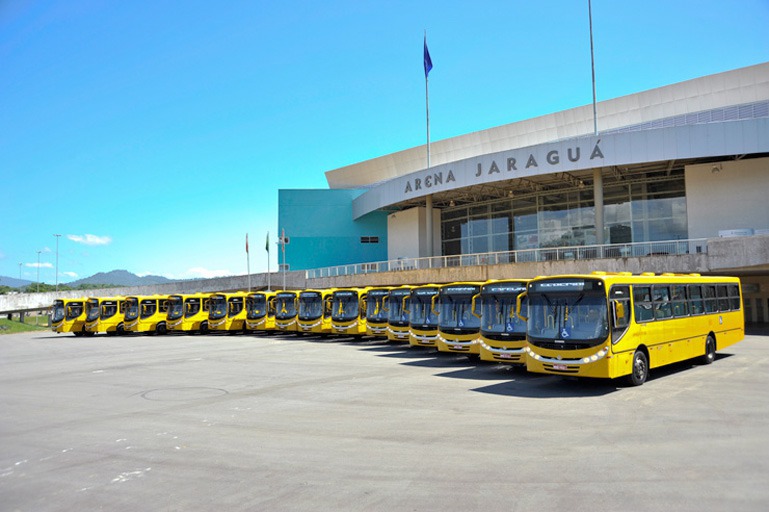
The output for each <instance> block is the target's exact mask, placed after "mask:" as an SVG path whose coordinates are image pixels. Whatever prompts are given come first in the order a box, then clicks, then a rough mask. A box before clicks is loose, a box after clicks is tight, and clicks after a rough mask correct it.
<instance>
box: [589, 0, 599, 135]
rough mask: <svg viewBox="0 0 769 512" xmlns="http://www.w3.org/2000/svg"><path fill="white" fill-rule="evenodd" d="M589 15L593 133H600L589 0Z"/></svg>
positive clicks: (591, 14) (590, 4) (591, 8)
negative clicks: (596, 106)
mask: <svg viewBox="0 0 769 512" xmlns="http://www.w3.org/2000/svg"><path fill="white" fill-rule="evenodd" d="M587 15H588V20H589V22H590V69H591V72H592V74H593V135H598V116H597V114H596V108H595V102H596V99H595V57H594V55H593V5H592V2H591V0H587Z"/></svg>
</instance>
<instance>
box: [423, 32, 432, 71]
mask: <svg viewBox="0 0 769 512" xmlns="http://www.w3.org/2000/svg"><path fill="white" fill-rule="evenodd" d="M424 60H425V80H426V79H427V75H428V74H429V73H430V70H431V69H433V60H432V59H431V58H430V50H428V49H427V34H426V33H425V56H424Z"/></svg>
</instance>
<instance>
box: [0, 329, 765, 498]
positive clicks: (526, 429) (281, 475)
mask: <svg viewBox="0 0 769 512" xmlns="http://www.w3.org/2000/svg"><path fill="white" fill-rule="evenodd" d="M767 368H769V337H766V336H748V337H747V338H746V339H745V341H743V342H741V343H739V344H737V345H735V346H733V347H730V348H729V349H728V351H725V352H724V353H722V354H721V353H719V357H718V359H717V361H716V362H715V363H714V364H712V365H709V366H698V365H693V364H681V365H676V366H674V367H672V368H669V369H664V370H661V371H659V370H658V371H656V372H655V371H653V372H652V374H651V378H650V380H649V381H648V382H647V383H646V384H645V385H643V386H641V387H639V388H626V387H621V386H617V385H614V384H613V383H611V382H604V381H581V380H580V381H577V380H569V379H562V378H559V377H551V376H537V375H528V374H526V373H525V372H524V371H521V370H517V369H511V368H508V367H505V366H500V365H493V364H481V363H471V362H469V361H468V360H467V359H465V358H464V357H462V356H452V355H448V354H440V355H439V354H437V353H436V352H434V351H432V350H422V349H418V348H413V349H409V348H408V347H407V346H403V345H387V344H384V343H383V342H380V341H375V340H368V341H362V342H361V341H358V342H354V341H349V340H345V341H340V340H333V339H326V340H323V339H319V338H317V339H316V338H296V337H293V336H244V335H236V336H164V337H160V336H132V337H107V336H98V337H95V338H90V339H88V338H75V337H74V336H72V335H64V334H60V335H55V334H53V333H35V334H18V335H3V336H0V390H1V392H0V393H1V394H0V418H1V419H0V503H1V504H2V505H0V509H1V510H3V511H14V510H24V511H36V512H40V511H48V510H109V511H136V510H180V511H181V510H185V511H186V510H206V511H209V510H227V511H230V510H244V511H246V510H248V511H251V510H259V511H261V510H269V511H273V510H278V511H280V510H290V511H297V510H299V511H300V510H323V511H332V510H356V511H357V510H366V511H378V510H409V511H410V510H457V511H467V510H485V511H495V510H504V511H510V510H575V511H581V510H584V511H591V512H592V511H596V510H654V511H658V510H692V511H694V510H697V511H703V510H740V511H746V510H761V511H764V510H767V508H769V486H767V482H768V481H769V372H768V371H767Z"/></svg>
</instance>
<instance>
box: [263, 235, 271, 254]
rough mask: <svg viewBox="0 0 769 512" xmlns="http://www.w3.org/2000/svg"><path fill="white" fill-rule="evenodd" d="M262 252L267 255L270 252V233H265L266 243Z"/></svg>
mask: <svg viewBox="0 0 769 512" xmlns="http://www.w3.org/2000/svg"><path fill="white" fill-rule="evenodd" d="M264 250H265V251H267V253H268V254H269V252H270V232H269V231H268V232H267V242H265V244H264Z"/></svg>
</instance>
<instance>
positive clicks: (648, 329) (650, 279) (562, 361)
mask: <svg viewBox="0 0 769 512" xmlns="http://www.w3.org/2000/svg"><path fill="white" fill-rule="evenodd" d="M526 293H527V296H528V300H529V311H528V321H527V324H526V327H527V341H528V343H527V347H526V351H527V354H526V368H527V369H528V370H529V371H531V372H537V373H550V374H556V375H570V376H571V375H573V376H578V377H582V376H584V377H599V378H610V379H613V378H617V377H626V379H627V381H628V383H629V384H630V385H634V386H639V385H641V384H643V383H644V382H645V381H646V379H647V377H648V375H649V370H650V369H652V368H657V367H660V366H663V365H666V364H670V363H675V362H678V361H684V360H687V359H692V358H695V357H698V358H700V360H701V361H702V362H703V363H705V364H707V363H711V362H713V360H714V359H715V354H716V350H720V349H724V348H726V347H728V346H730V345H732V344H734V343H737V342H738V341H740V340H741V339H743V337H744V335H745V318H744V314H743V311H742V294H741V291H740V281H739V279H738V278H735V277H713V276H709V277H703V276H700V275H698V274H688V275H681V274H660V275H654V274H650V273H644V274H641V275H630V274H629V273H620V274H607V273H604V272H594V273H593V274H586V275H563V276H553V277H546V278H536V279H533V280H532V281H531V282H529V284H528V286H527V292H526ZM520 301H521V296H519V303H520Z"/></svg>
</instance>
